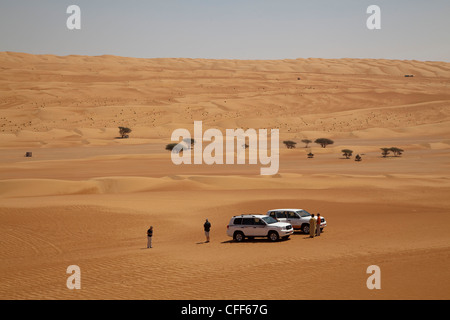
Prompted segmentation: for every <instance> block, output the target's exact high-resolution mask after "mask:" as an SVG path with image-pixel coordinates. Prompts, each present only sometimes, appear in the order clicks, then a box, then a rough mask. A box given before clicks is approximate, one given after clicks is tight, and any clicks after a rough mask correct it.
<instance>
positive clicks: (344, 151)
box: [341, 149, 353, 159]
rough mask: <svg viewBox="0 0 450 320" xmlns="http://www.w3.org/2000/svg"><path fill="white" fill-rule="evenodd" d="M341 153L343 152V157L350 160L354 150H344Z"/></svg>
mask: <svg viewBox="0 0 450 320" xmlns="http://www.w3.org/2000/svg"><path fill="white" fill-rule="evenodd" d="M341 152H342V155H343V156H344V157H345V158H346V159H350V157H351V156H352V154H353V150H350V149H343V150H341Z"/></svg>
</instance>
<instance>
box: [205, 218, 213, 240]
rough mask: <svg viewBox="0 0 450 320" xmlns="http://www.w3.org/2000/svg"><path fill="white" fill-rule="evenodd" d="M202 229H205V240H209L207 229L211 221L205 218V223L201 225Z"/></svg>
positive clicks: (209, 228)
mask: <svg viewBox="0 0 450 320" xmlns="http://www.w3.org/2000/svg"><path fill="white" fill-rule="evenodd" d="M203 229H204V230H205V236H206V242H209V230H211V223H210V222H209V221H208V219H206V222H205V224H204V225H203Z"/></svg>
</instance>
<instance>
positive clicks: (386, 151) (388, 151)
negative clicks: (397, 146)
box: [380, 148, 391, 158]
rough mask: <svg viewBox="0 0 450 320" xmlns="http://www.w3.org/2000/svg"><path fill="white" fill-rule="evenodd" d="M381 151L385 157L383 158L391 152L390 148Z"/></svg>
mask: <svg viewBox="0 0 450 320" xmlns="http://www.w3.org/2000/svg"><path fill="white" fill-rule="evenodd" d="M380 149H381V155H382V156H383V158H386V157H387V156H388V154H389V153H390V152H391V149H390V148H380Z"/></svg>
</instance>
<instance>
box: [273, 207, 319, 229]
mask: <svg viewBox="0 0 450 320" xmlns="http://www.w3.org/2000/svg"><path fill="white" fill-rule="evenodd" d="M267 215H268V216H270V217H272V218H274V219H277V221H282V222H287V223H290V224H292V227H293V228H294V229H295V230H302V231H303V232H304V233H307V234H308V233H309V219H311V214H310V213H309V212H308V211H306V210H304V209H274V210H269V211H268V212H267ZM314 218H315V219H316V220H317V216H315V217H314ZM326 226H327V221H326V220H325V218H324V217H322V216H321V217H320V231H321V232H323V228H325V227H326Z"/></svg>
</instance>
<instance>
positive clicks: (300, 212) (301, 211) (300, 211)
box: [297, 210, 311, 217]
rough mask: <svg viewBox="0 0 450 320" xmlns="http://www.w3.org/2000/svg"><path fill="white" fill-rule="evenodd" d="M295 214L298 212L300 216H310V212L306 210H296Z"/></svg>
mask: <svg viewBox="0 0 450 320" xmlns="http://www.w3.org/2000/svg"><path fill="white" fill-rule="evenodd" d="M297 214H299V215H300V217H310V216H311V213H309V212H308V211H306V210H299V211H297Z"/></svg>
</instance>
